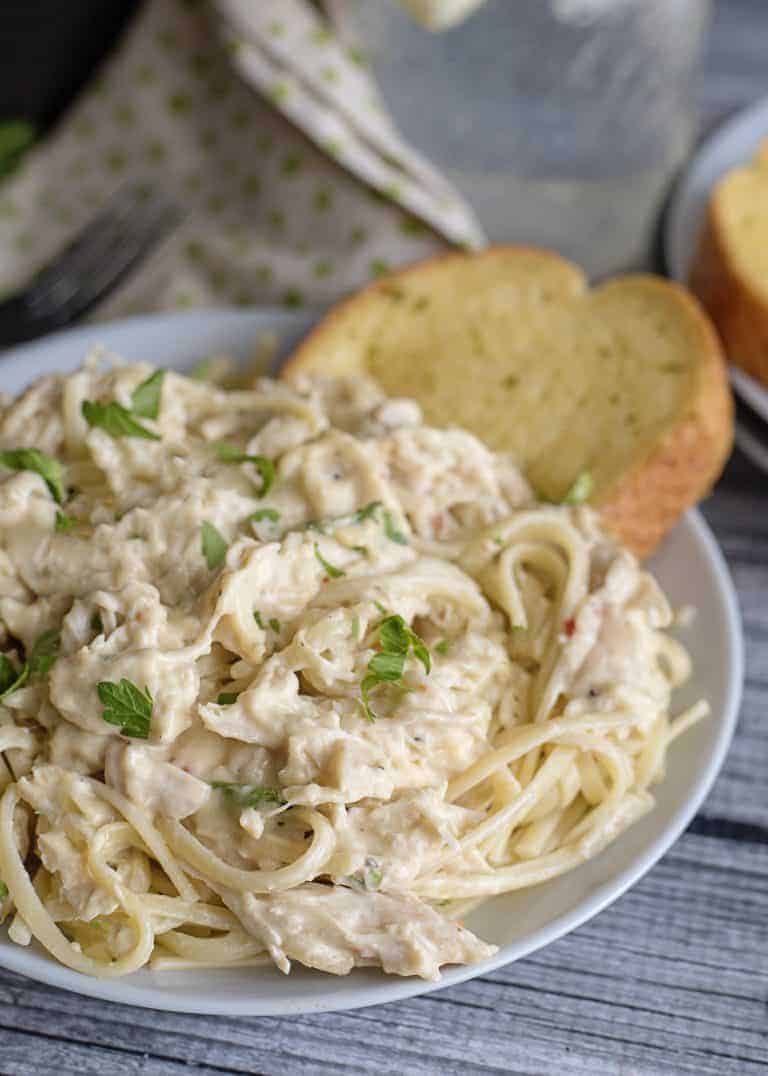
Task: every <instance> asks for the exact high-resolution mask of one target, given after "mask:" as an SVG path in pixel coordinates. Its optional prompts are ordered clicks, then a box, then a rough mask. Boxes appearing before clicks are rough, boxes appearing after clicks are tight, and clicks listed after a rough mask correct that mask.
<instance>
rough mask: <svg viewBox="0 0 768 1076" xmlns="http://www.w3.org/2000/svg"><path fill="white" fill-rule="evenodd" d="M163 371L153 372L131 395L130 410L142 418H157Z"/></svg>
mask: <svg viewBox="0 0 768 1076" xmlns="http://www.w3.org/2000/svg"><path fill="white" fill-rule="evenodd" d="M164 377H165V370H155V372H154V373H153V374H152V376H151V377H148V378H147V380H146V381H142V383H141V384H140V385H139V386H138V387H137V388H135V389H134V390H133V392H132V393H131V410H132V411H133V413H134V415H141V417H142V418H157V416H158V415H159V414H160V397H161V396H162V392H163V378H164Z"/></svg>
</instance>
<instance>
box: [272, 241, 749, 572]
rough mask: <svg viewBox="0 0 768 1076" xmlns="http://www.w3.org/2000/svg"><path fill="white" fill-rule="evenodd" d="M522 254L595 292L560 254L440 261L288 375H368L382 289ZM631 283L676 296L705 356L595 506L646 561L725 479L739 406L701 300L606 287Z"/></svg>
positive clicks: (347, 304)
mask: <svg viewBox="0 0 768 1076" xmlns="http://www.w3.org/2000/svg"><path fill="white" fill-rule="evenodd" d="M515 252H520V253H525V252H527V253H530V254H535V255H536V256H538V257H546V258H551V259H552V264H553V265H556V266H557V267H558V270H559V271H562V272H563V273H564V274H565V275H566V277H567V279H568V285H569V287H570V288H571V289H572V294H573V295H575V296H578V295H580V294H585V295H586V294H588V286H587V282H586V278H585V277H584V275H583V273H582V272H581V270H580V269H579V268H578V267H577V266H575V265H573V264H572V263H571V262H568V261H567V260H566V259H564V258H562V257H560V255H558V254H555V253H554V252H545V251H538V250H536V248H531V247H528V248H520V247H509V246H495V247H491V248H489V249H488V250H486V251H484V252H483V253H481V254H479V255H467V254H462V253H450V254H445V255H438V256H437V257H433V258H429V259H427V260H426V261H422V262H419V263H417V264H415V265H412V266H409V267H407V268H406V269H404V270H402V271H400V272H397V273H393V274H390V275H389V276H387V277H386V278H383V279H381V280H379V281H376V282H374V283H373V284H371V285H368V286H367V287H366V288H363V289H362V290H361V291H360V292H358V293H357V294H356V295H353V296H352V297H351V298H348V299H346V300H343V301H342V302H340V303H339V304H338V305H337V306H335V307H334V308H332V309H331V311H330V312H329V313H328V314H327V315H326V317H325V318H324V319H323V320H322V321H321V322H320V324H319V325H318V326H317V327H316V328H315V329H314V330H312V331H311V332H310V333H309V335H308V336H307V337H306V338H305V339H304V340H303V341H302V343H301V344H300V345H299V347H298V348H297V349H296V351H295V352H294V353H293V355H292V356H290V358H289V360H288V362H287V363H286V365H285V366H284V368H283V371H282V375H283V376H286V377H292V376H295V375H296V374H298V373H301V372H303V371H304V370H308V369H310V368H311V369H317V368H318V366H319V365H322V369H323V372H325V373H328V374H344V373H358V372H361V371H364V370H365V360H364V355H363V351H364V348H365V346H366V341H369V340H370V339H371V336H372V334H374V333H375V328H376V315H377V313H379V311H377V309H376V307H377V305H378V296H379V294H380V293H381V291H382V289H387V288H389V289H392V287H393V286H394V287H396V286H397V284H398V283H399V282H405V281H413V280H414V279H418V275H420V274H425V273H427V274H428V273H429V272H430V271H431V269H432V268H433V267H434V266H435V265H437V264H438V263H439V264H441V265H444V264H445V263H446V261H447V260H451V261H452V262H454V263H455V265H456V266H460V265H461V263H462V261H467V260H469V259H478V258H482V259H486V260H488V261H491V260H496V261H497V262H498V263H499V265H500V266H503V264H504V262H505V258H508V257H509V256H510V255H511V254H514V253H515ZM631 281H634V282H635V286H637V287H640V286H642V287H643V288H644V289H647V290H650V292H653V291H654V290H655V289H659V292H660V293H662V292H663V293H664V297H665V302H668V301H669V298H670V296H672V297H673V300H674V302H675V303H676V304H677V306H679V309H680V317H681V318H683V319H686V324H687V327H688V330H689V335H690V336H691V337H692V338H693V340H694V348H695V351H696V354H697V357H698V364H697V377H696V381H695V385H694V388H693V391H692V392H691V393H690V396H689V398H688V400H687V405H686V407H685V409H684V412H683V413H681V415H680V416H679V419H678V420H677V421H676V422H675V423H674V425H673V426H672V427H671V428H668V429H666V430H665V431H664V433H663V435H662V436H660V437H659V438H658V440H657V442H656V443H655V444H654V445H653V446H652V448H651V450H650V451H649V452H646V453H645V455H644V456H643V458H641V459H638V460H636V461H635V463H634V465H633V466H632V467H631V468H630V469H629V470H628V471H627V472H625V473H624V474H623V476H622V477H621V479H620V480H619V481H618V482H615V483H614V484H613V485H612V486H611V488H609V489H607V490H604V491H603V492H602V494H599V495H598V496H597V498H596V500H595V502H594V507H595V508H596V510H597V511H598V512H599V513H600V515H601V517H602V520H603V522H604V525H605V527H606V528H607V529H608V530H610V531H611V532H612V533H614V534H615V535H616V536H617V537H618V538H619V539H620V540H621V541H622V543H623V544H624V545H625V546H627V547H628V548H629V549H631V550H632V551H633V552H634V553H635V554H636V555H637V556H639V557H645V556H648V555H649V554H650V553H651V552H652V551H653V549H654V547H655V546H656V545H657V544H658V542H659V540H660V539H661V538H662V537H663V535H664V534H665V533H666V532H667V531H668V530H669V529H670V528H671V527H672V526H673V525H674V523H675V521H676V520H677V518H678V517H679V516H680V514H681V513H682V512H683V511H685V509H686V508H688V507H690V506H691V505H693V504H695V503H696V501H698V500H699V499H700V498H701V497H703V496H704V495H705V494H706V493H707V492H708V491H709V490H710V488H711V486H712V484H713V483H714V482H715V480H716V479H717V477H718V476H719V474H720V472H721V470H722V468H723V465H724V463H725V460H726V459H727V457H728V454H729V452H730V449H731V445H732V437H733V401H732V397H731V393H730V389H729V386H728V379H727V374H726V369H725V362H724V359H723V355H722V351H721V348H720V344H719V341H718V338H717V334H716V333H715V331H714V329H713V327H712V325H711V323H710V321H709V319H708V318H707V316H706V314H705V313H704V312H703V310H702V309H701V306H700V305H699V303H698V302H697V301H696V299H694V298H693V297H692V296H691V295H690V294H689V293H688V292H687V291H686V290H685V289H684V288H682V287H680V286H678V285H676V284H673V283H671V282H669V281H666V280H662V279H661V278H658V277H653V276H649V275H639V276H635V277H631V278H623V280H622V279H621V278H620V279H619V280H617V281H615V282H613V283H611V284H607V285H604V286H603V287H604V288H607V289H610V288H611V287H615V286H619V287H621V286H628V285H630V282H631ZM600 290H602V289H600ZM385 294H386V292H385ZM358 324H359V326H360V329H359V340H356V342H355V345H356V344H357V343H358V342H359V345H360V350H359V352H355V353H354V354H351V353H350V349H349V346H348V343H349V341H348V338H347V340H346V343H345V348H344V349H338V348H336V347H335V346H334V344H335V342H336V343H337V342H338V340H339V332H340V330H341V329H342V328H344V329H346V330H349V327H350V325H352V326H357V325H358Z"/></svg>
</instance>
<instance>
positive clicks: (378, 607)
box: [373, 601, 387, 616]
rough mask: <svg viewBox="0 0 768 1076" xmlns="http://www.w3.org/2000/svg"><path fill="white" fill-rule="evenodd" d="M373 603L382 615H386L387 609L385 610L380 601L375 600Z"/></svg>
mask: <svg viewBox="0 0 768 1076" xmlns="http://www.w3.org/2000/svg"><path fill="white" fill-rule="evenodd" d="M373 604H374V605H375V606H376V608H377V609H378V610H379V612H380V613H381V614H382V616H386V615H387V610H386V608H385V606H383V605H382V604H381V602H377V601H375V602H374V603H373Z"/></svg>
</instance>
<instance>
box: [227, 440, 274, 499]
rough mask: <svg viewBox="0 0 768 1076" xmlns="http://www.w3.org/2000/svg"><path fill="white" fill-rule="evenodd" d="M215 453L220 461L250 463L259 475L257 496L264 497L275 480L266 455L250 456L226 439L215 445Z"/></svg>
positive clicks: (272, 468) (270, 463) (271, 465)
mask: <svg viewBox="0 0 768 1076" xmlns="http://www.w3.org/2000/svg"><path fill="white" fill-rule="evenodd" d="M216 455H217V456H218V457H219V459H220V460H221V461H222V463H252V464H253V465H254V467H255V468H256V470H257V471H258V472H259V474H260V475H261V489H260V490H259V491H258V492H257V494H256V496H257V497H266V495H267V494H268V493H269V491H270V489H271V488H272V486H273V484H274V481H275V465H274V463H273V462H272V460H271V459H269V458H268V457H267V456H250V455H249V454H248V453H247V452H241V451H240V449H239V448H238V447H237V445H230V444H228V443H227V442H226V441H219V442H218V444H217V445H216Z"/></svg>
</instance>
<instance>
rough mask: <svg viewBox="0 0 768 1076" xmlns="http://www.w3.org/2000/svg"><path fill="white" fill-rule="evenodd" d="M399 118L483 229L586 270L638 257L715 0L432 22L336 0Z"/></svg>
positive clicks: (667, 175) (488, 9) (683, 118)
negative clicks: (430, 25)
mask: <svg viewBox="0 0 768 1076" xmlns="http://www.w3.org/2000/svg"><path fill="white" fill-rule="evenodd" d="M339 6H340V7H341V8H342V10H343V17H344V22H345V23H346V28H348V29H349V31H350V32H351V33H352V34H353V35H354V36H355V37H356V38H357V39H358V40H359V41H360V42H361V44H362V45H363V47H364V48H365V49H366V50H367V53H368V55H369V57H370V60H371V63H372V66H373V71H374V74H375V76H376V78H377V81H378V83H379V86H380V88H381V91H382V94H383V96H384V99H385V102H386V104H387V106H388V108H389V109H390V111H391V114H392V116H393V118H394V120H395V122H396V123H397V125H398V126H399V127H400V129H401V131H402V132H403V134H404V135H405V136H406V137H407V138H408V140H409V141H410V142H411V143H412V145H414V146H415V147H416V148H417V149H419V150H420V151H422V152H423V153H424V154H426V156H428V157H429V158H431V160H432V162H433V163H434V164H435V165H437V166H438V168H440V169H441V170H442V171H443V172H444V173H445V174H446V176H447V178H449V179H450V180H451V181H452V182H453V183H454V184H455V186H456V187H458V189H459V190H460V191H461V192H462V193H463V194H464V195H465V196H466V197H467V199H468V200H469V202H470V203H471V205H472V206H473V208H474V210H475V212H476V213H477V215H478V217H479V219H480V223H481V224H482V225H483V227H484V228H485V230H486V233H487V234H488V236H489V238H490V239H491V240H493V241H497V242H499V241H512V242H518V243H536V244H540V245H544V246H550V247H553V248H555V249H557V250H560V251H561V252H562V253H564V254H566V255H568V256H570V257H572V258H574V259H575V260H576V261H578V262H580V263H581V264H582V265H584V266H585V268H586V269H587V270H588V272H589V273H590V274H591V275H592V276H593V277H594V276H602V275H604V274H606V273H609V272H613V271H616V270H619V269H627V268H638V267H643V266H645V265H646V264H647V263H648V260H649V257H650V250H651V244H652V241H653V233H654V225H655V222H656V219H657V216H658V213H659V210H660V208H661V205H662V203H663V201H664V198H665V195H666V193H667V191H668V188H669V185H670V181H671V179H672V177H673V176H674V174H675V172H676V170H677V169H678V167H679V165H680V164H681V162H682V160H683V159H684V157H685V156H686V154H687V153H688V151H689V149H690V145H691V141H692V138H693V135H694V132H695V119H696V117H695V110H694V105H693V88H694V79H695V75H696V71H697V65H698V61H699V59H700V57H701V54H702V51H703V46H704V42H705V38H706V30H707V26H708V21H709V18H710V15H711V2H710V0H486V3H484V4H482V5H481V6H480V7H479V8H478V9H477V10H475V11H474V12H473V13H472V14H470V15H469V16H468V17H467V18H466V19H465V20H464V21H462V22H460V23H458V24H457V25H455V26H453V27H451V28H449V29H446V30H443V31H440V32H434V31H430V30H427V29H425V28H424V27H422V26H420V25H419V24H418V23H417V22H415V21H414V20H413V19H412V18H411V17H410V15H409V14H408V13H407V12H406V11H405V10H404V9H403V8H402V7H401V6H400V5H399V4H398V3H395V2H394V0H344V3H343V4H341V5H339Z"/></svg>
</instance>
